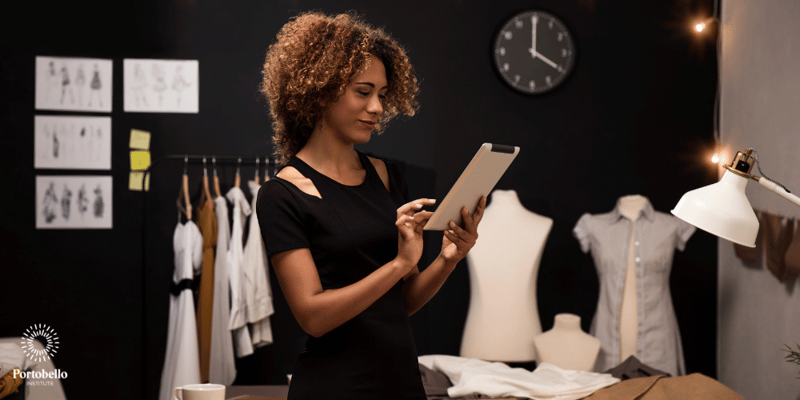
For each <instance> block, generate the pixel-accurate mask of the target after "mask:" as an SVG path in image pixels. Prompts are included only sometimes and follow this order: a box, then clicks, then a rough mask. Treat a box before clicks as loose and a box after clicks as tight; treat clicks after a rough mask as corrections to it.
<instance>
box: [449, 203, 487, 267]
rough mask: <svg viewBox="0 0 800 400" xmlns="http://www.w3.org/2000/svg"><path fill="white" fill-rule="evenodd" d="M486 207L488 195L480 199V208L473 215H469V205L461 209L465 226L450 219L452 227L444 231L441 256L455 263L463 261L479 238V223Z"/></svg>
mask: <svg viewBox="0 0 800 400" xmlns="http://www.w3.org/2000/svg"><path fill="white" fill-rule="evenodd" d="M485 209H486V196H482V197H481V198H480V200H478V208H477V209H475V212H474V213H473V214H472V215H469V212H468V211H467V207H464V208H462V209H461V218H462V219H463V220H464V227H463V228H461V227H460V226H458V225H456V223H455V222H453V221H450V229H449V230H445V231H444V237H443V238H442V252H441V254H440V257H442V258H444V260H445V261H446V262H451V263H455V262H458V261H461V259H462V258H464V256H466V255H467V253H468V252H469V251H470V249H472V246H474V245H475V242H476V241H477V240H478V224H479V223H480V222H481V219H482V218H483V211H484V210H485Z"/></svg>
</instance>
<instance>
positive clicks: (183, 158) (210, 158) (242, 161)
mask: <svg viewBox="0 0 800 400" xmlns="http://www.w3.org/2000/svg"><path fill="white" fill-rule="evenodd" d="M262 160H263V161H265V166H266V173H265V175H268V174H269V170H270V168H275V167H277V165H278V164H277V163H276V162H275V159H274V158H273V157H269V156H266V157H261V156H235V155H216V154H213V155H205V154H203V155H197V154H169V155H166V156H163V157H159V158H157V159H156V160H155V161H153V162H152V163H151V164H150V166H149V167H147V169H146V170H145V171H144V177H143V178H142V186H143V187H142V238H141V239H142V254H141V257H142V267H141V273H142V395H143V396H144V395H146V393H147V382H148V379H147V301H146V294H147V290H146V286H147V285H146V282H147V272H146V267H147V265H146V264H147V260H146V257H147V193H148V192H149V190H144V189H145V187H144V183H145V182H147V177H148V174H150V173H151V172H152V171H153V170H154V169H155V168H156V166H158V165H159V164H161V163H162V162H164V161H180V162H183V163H184V168H183V174H184V175H186V172H187V167H188V164H189V163H192V164H198V163H200V164H205V165H204V166H205V167H207V166H208V164H209V163H212V165H214V166H215V165H216V163H224V164H228V165H229V164H237V165H238V166H241V165H248V166H249V165H260V164H261V161H262ZM212 168H213V166H212ZM206 173H207V169H205V170H204V174H206ZM214 173H216V169H215V170H214ZM236 174H237V175H239V170H238V169H237V171H236ZM204 176H205V175H204Z"/></svg>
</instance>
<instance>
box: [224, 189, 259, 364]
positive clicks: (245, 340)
mask: <svg viewBox="0 0 800 400" xmlns="http://www.w3.org/2000/svg"><path fill="white" fill-rule="evenodd" d="M225 197H227V198H228V201H230V202H231V203H232V204H233V229H232V231H231V242H230V247H229V249H228V267H229V268H228V273H229V274H230V275H228V276H229V279H230V282H231V319H230V322H229V323H228V329H230V330H231V331H233V340H234V346H235V349H236V356H237V357H244V356H249V355H250V354H253V343H252V340H251V339H250V332H248V330H247V299H246V298H245V293H246V291H245V277H244V272H243V270H242V258H243V256H244V250H243V248H242V247H243V246H242V237H243V234H244V218H245V217H247V216H248V215H250V211H251V210H250V205H249V204H247V199H246V198H245V197H244V192H242V189H239V188H238V187H236V186H234V187H232V188H231V190H229V191H228V194H227V195H225Z"/></svg>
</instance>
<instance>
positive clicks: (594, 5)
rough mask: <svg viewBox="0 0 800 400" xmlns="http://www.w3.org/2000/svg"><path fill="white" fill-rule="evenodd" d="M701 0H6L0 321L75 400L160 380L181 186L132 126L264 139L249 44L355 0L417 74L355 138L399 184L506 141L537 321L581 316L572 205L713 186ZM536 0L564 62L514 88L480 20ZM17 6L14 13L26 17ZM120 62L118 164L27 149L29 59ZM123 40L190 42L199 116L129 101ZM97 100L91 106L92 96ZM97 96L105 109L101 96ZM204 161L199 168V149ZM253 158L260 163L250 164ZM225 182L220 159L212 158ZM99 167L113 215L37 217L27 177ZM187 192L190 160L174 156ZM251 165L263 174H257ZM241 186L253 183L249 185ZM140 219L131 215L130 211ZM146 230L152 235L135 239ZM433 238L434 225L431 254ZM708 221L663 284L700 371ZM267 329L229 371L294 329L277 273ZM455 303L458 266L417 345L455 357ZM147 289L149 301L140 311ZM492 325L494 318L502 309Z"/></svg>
mask: <svg viewBox="0 0 800 400" xmlns="http://www.w3.org/2000/svg"><path fill="white" fill-rule="evenodd" d="M712 7H713V2H712V1H711V0H704V1H700V0H671V1H658V2H640V1H630V0H628V1H615V0H596V1H592V0H571V1H563V0H539V1H522V0H514V1H504V2H494V3H491V4H490V3H488V2H481V1H475V0H472V1H467V0H465V1H440V2H435V3H434V2H421V1H416V2H415V1H412V2H392V3H389V2H386V3H382V2H372V1H337V2H335V3H332V2H323V1H304V0H295V1H291V2H287V1H271V2H266V1H255V0H248V1H233V2H222V1H200V0H195V1H188V0H187V1H163V2H156V1H152V0H151V1H137V2H124V3H101V2H77V3H75V2H72V3H67V2H44V3H41V2H31V3H29V4H27V5H19V4H17V5H14V6H11V10H10V11H11V12H9V13H8V14H6V18H7V19H13V20H16V21H15V22H16V25H15V26H17V28H11V26H12V25H14V24H4V28H3V29H4V35H3V37H4V41H3V45H2V49H3V51H2V72H1V73H0V75H2V93H3V100H2V102H1V103H0V107H2V114H1V115H2V125H0V129H2V132H3V133H4V138H5V146H4V147H5V150H4V151H3V152H4V154H6V155H5V156H4V162H3V168H4V170H5V177H6V180H7V182H6V184H5V187H6V188H7V189H9V190H11V193H9V194H7V195H6V196H5V200H4V203H5V204H7V206H6V212H4V213H2V217H0V218H2V224H0V226H2V232H3V237H4V238H5V240H4V241H3V242H2V247H0V248H1V249H2V250H1V251H2V254H3V264H2V265H3V266H2V271H1V272H2V274H0V282H2V288H3V291H2V294H3V298H4V300H5V310H6V312H5V313H4V315H3V318H2V323H0V337H9V336H20V335H21V334H22V333H23V332H24V330H25V329H26V328H27V327H29V326H31V325H33V324H36V323H43V324H47V325H49V326H51V327H52V328H53V329H54V330H55V331H57V332H58V334H59V336H60V340H61V346H60V349H59V351H58V354H57V355H56V356H55V358H54V362H55V364H56V366H57V367H58V368H60V369H62V370H64V371H67V372H68V373H69V377H68V378H67V379H65V380H63V385H64V388H65V391H66V394H67V397H69V398H88V397H86V395H85V393H86V391H89V390H91V391H104V392H105V393H107V395H106V396H107V397H113V398H117V399H141V398H155V396H156V394H157V390H158V382H159V380H160V376H161V367H162V365H163V361H164V351H165V347H166V329H167V318H168V301H169V294H168V287H169V283H170V279H171V274H172V268H173V267H172V263H173V260H172V247H171V246H172V232H173V229H174V227H175V223H176V218H177V211H176V208H175V199H176V197H177V193H178V190H179V185H180V175H181V171H182V169H183V162H182V161H181V160H177V159H164V160H162V161H158V163H157V164H155V165H154V167H153V170H152V178H151V191H150V192H148V193H147V194H145V195H143V194H142V193H140V192H131V191H129V190H128V187H127V182H128V172H129V170H130V165H129V161H128V140H129V135H130V130H131V129H142V130H146V131H150V132H152V141H151V146H150V148H151V152H152V155H153V159H154V160H159V159H160V158H162V157H164V156H167V155H174V154H195V155H200V154H207V155H209V156H210V155H211V154H217V155H241V156H245V157H250V158H249V159H246V160H245V163H244V164H243V165H242V167H241V171H242V174H243V178H245V179H249V178H251V177H252V176H253V172H254V169H253V164H252V157H254V156H262V157H263V156H266V155H269V154H271V151H272V149H271V145H270V143H269V136H270V134H271V127H270V120H269V117H268V110H267V108H266V102H265V101H264V100H263V99H262V97H261V95H260V94H259V93H258V91H257V86H258V84H259V81H260V68H261V64H262V62H263V57H264V54H265V51H266V49H267V47H268V46H269V44H270V43H272V41H273V39H274V37H275V34H276V33H277V31H278V30H279V28H280V27H281V26H282V25H283V24H284V23H285V22H286V21H287V20H288V19H289V18H290V17H291V16H293V15H296V14H297V12H298V11H305V10H310V9H320V10H322V11H325V12H327V13H337V12H344V11H347V10H351V9H352V10H357V11H361V12H363V14H364V15H365V17H366V20H367V21H369V22H370V23H372V24H373V25H377V26H384V27H385V29H386V30H387V31H388V32H390V33H391V34H392V35H393V36H394V37H395V38H396V39H398V40H399V41H400V42H401V43H403V44H404V45H405V46H406V48H407V50H408V52H409V56H410V57H411V60H412V62H413V63H414V65H415V67H416V71H417V74H418V75H419V77H420V78H421V79H422V83H421V94H420V98H419V100H420V103H421V108H420V110H419V113H418V114H417V115H416V116H415V117H413V118H410V119H403V118H401V119H398V120H396V121H394V122H393V123H392V124H390V125H389V128H388V129H387V132H386V133H385V134H384V135H382V136H378V137H374V139H373V140H372V141H371V142H370V143H369V144H368V145H365V146H363V147H362V148H361V149H362V150H363V151H366V152H369V153H371V154H373V155H376V156H380V157H384V158H387V159H391V160H398V161H401V162H402V163H403V166H404V168H405V170H406V173H407V175H408V176H407V177H408V179H409V181H410V183H411V187H412V197H422V196H425V197H435V198H438V199H442V198H443V197H444V195H445V194H446V191H447V189H448V188H449V187H450V186H451V185H452V184H453V183H454V182H455V180H456V179H457V177H458V175H459V174H460V173H461V171H462V169H463V168H464V166H466V164H467V163H468V162H469V160H470V159H471V157H472V156H473V154H474V153H475V151H476V150H477V148H478V146H479V145H480V144H481V143H483V142H494V143H502V144H513V145H517V146H520V147H521V153H520V155H519V157H518V158H517V159H516V161H515V162H514V163H513V164H512V166H511V167H510V169H509V170H508V171H507V173H506V175H505V176H504V178H503V179H502V180H501V181H500V183H499V184H498V186H497V188H500V189H514V190H516V191H517V192H518V194H519V196H520V198H521V200H522V202H523V204H524V205H525V206H526V207H527V208H528V209H530V210H531V211H534V212H536V213H538V214H541V215H545V216H548V217H550V218H552V219H553V220H554V226H553V229H552V231H551V234H550V237H549V239H548V242H547V245H546V248H545V252H544V256H543V259H542V262H541V267H540V270H539V277H538V302H539V311H540V317H541V322H542V328H543V329H544V330H547V329H550V328H551V327H552V325H553V318H554V316H555V314H557V313H561V312H569V313H574V314H577V315H580V316H581V318H582V325H583V328H584V330H586V331H588V330H589V325H590V323H591V318H592V316H593V314H594V309H595V307H596V303H597V295H598V283H597V276H596V274H595V272H594V267H593V264H592V261H591V258H590V256H588V255H584V254H583V253H581V251H580V248H579V246H578V243H577V241H576V240H575V239H574V238H573V237H572V235H571V230H572V228H573V226H574V225H575V223H576V222H577V220H578V218H579V217H580V215H581V214H582V213H584V212H589V213H603V212H607V211H610V210H611V209H612V208H613V207H614V205H615V202H616V200H617V199H618V198H619V197H620V196H623V195H628V194H642V195H645V196H647V197H648V198H649V199H650V200H651V202H652V203H653V206H654V207H655V209H656V210H658V211H662V212H669V210H670V209H671V208H672V207H673V206H674V205H675V204H676V203H677V201H678V199H679V198H680V196H681V195H682V194H683V193H684V192H686V191H687V190H689V189H692V188H696V187H700V186H703V185H705V184H708V183H711V182H712V181H714V180H715V178H716V169H715V168H712V167H710V166H709V165H708V164H707V163H706V162H705V160H706V159H707V157H706V154H707V153H709V152H710V151H711V149H712V147H713V135H712V130H713V115H714V95H715V85H716V80H717V70H716V67H717V64H716V57H715V47H714V41H715V38H714V37H704V38H698V37H697V36H696V35H694V34H693V33H692V32H691V31H690V30H689V27H690V21H691V20H693V19H694V18H695V17H697V16H700V15H705V16H708V15H710V14H711V12H712ZM526 9H543V10H546V11H549V12H551V13H553V14H555V15H557V16H559V17H560V18H561V19H562V20H563V21H564V22H565V23H566V24H567V26H568V27H569V29H570V30H571V31H572V33H573V35H574V37H575V42H576V45H577V53H578V59H577V64H576V67H575V69H574V70H573V72H572V74H571V76H570V77H569V78H568V80H567V82H566V83H565V84H564V85H562V86H561V87H559V88H558V89H557V90H555V91H554V92H551V93H549V94H545V95H541V96H525V95H521V94H518V93H517V92H515V91H513V90H512V89H510V88H509V87H507V86H506V85H505V84H504V83H503V82H502V81H501V80H500V78H499V76H498V74H497V73H496V72H495V70H494V67H493V64H492V54H491V47H492V43H493V39H494V35H495V33H496V31H497V30H498V29H499V28H500V26H502V24H503V22H504V21H505V20H506V19H507V18H508V17H510V16H512V15H514V14H515V13H517V12H519V11H522V10H526ZM20 22H21V23H20ZM37 55H43V56H64V57H97V58H106V59H113V61H114V86H113V87H114V91H113V97H114V106H113V112H112V113H111V114H110V116H111V117H112V137H113V143H112V170H111V171H72V170H35V169H34V168H33V161H32V155H33V119H34V115H76V114H78V113H69V112H54V111H36V110H34V87H33V86H34V75H35V68H34V66H35V56H37ZM124 58H160V59H197V60H199V63H200V112H199V114H152V113H150V114H140V113H124V112H123V111H122V109H123V103H122V96H123V92H122V87H123V82H122V60H123V59H124ZM90 115H95V114H90ZM96 115H108V114H96ZM209 166H210V165H209ZM262 166H263V163H262ZM217 168H218V172H219V174H220V177H221V183H222V190H223V192H227V190H228V188H230V187H231V185H232V184H233V180H234V173H235V169H236V164H235V163H231V162H218V165H217ZM49 174H54V175H81V174H85V175H104V176H108V175H109V174H110V175H111V176H113V178H114V194H113V213H114V219H113V223H114V228H113V229H112V230H36V229H35V219H34V215H35V176H36V175H49ZM189 174H190V182H191V190H192V193H193V194H194V195H195V205H196V201H197V200H198V199H199V188H200V180H201V177H202V164H201V163H197V162H192V163H191V164H190V166H189ZM262 174H263V172H262ZM245 192H246V193H247V194H248V195H250V194H249V191H248V190H246V189H245ZM145 218H146V220H145ZM143 237H146V239H145V240H144V241H143V239H142V238H143ZM440 237H441V236H435V235H432V236H430V237H429V240H428V245H429V250H430V251H429V252H428V253H427V255H426V257H428V258H431V257H433V256H435V252H436V251H437V247H438V243H439V241H440V240H441V239H440ZM716 259H717V255H716V240H715V239H714V238H713V237H711V236H710V235H708V234H706V233H704V232H697V233H695V235H694V236H693V237H692V239H691V240H690V241H689V244H688V245H687V248H686V250H685V252H683V253H677V254H676V256H675V261H674V267H673V272H672V276H671V288H672V295H673V300H674V304H675V310H676V313H677V317H678V323H679V326H680V329H681V335H682V340H683V346H684V353H685V358H686V367H687V372H689V373H692V372H701V373H703V374H705V375H708V376H711V377H716V362H715V354H716V348H717V345H716V339H715V338H716V286H717V279H716V277H717V272H716V265H717V262H716ZM271 280H272V286H273V295H274V301H275V306H276V309H277V311H276V314H275V315H274V316H273V317H272V327H273V332H274V339H275V341H274V344H272V345H270V346H267V347H264V348H260V349H257V350H256V353H255V354H254V355H252V356H249V357H246V358H243V359H239V360H238V361H237V368H238V377H237V381H236V384H242V385H244V384H248V385H249V384H283V383H285V374H287V373H291V367H292V365H293V362H294V358H295V356H296V354H297V352H298V351H299V350H300V349H301V348H302V345H303V337H302V335H301V331H300V330H299V328H298V327H297V325H296V323H295V322H294V320H293V317H292V316H291V314H290V312H289V310H288V308H287V307H286V304H285V302H284V300H283V298H282V295H281V293H280V288H279V287H278V286H277V281H276V280H275V278H274V275H273V276H272V279H271ZM468 301H469V281H468V274H467V270H466V265H462V266H461V268H459V269H457V270H456V271H455V272H454V273H453V274H452V275H451V277H450V279H449V280H448V282H447V283H446V284H445V285H444V287H443V288H442V289H441V290H440V292H439V294H438V295H437V296H436V297H435V298H434V299H433V300H432V301H431V302H430V303H429V304H428V305H427V306H426V307H425V308H423V310H421V311H420V312H419V313H417V314H415V316H414V317H413V318H412V321H413V324H414V329H415V334H416V336H417V346H418V349H419V352H420V354H458V352H459V346H460V340H461V332H462V330H463V326H464V321H465V317H466V313H467V305H468ZM143 307H144V308H143ZM496 328H497V329H503V327H502V326H500V327H496Z"/></svg>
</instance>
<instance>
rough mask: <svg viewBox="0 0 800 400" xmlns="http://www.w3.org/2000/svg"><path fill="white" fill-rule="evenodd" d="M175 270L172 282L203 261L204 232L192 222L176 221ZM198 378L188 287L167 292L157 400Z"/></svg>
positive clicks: (191, 272) (166, 398)
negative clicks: (167, 316)
mask: <svg viewBox="0 0 800 400" xmlns="http://www.w3.org/2000/svg"><path fill="white" fill-rule="evenodd" d="M172 242H173V247H174V249H175V270H174V272H173V277H172V280H173V283H174V284H176V285H177V284H179V283H180V282H181V281H182V280H184V279H193V278H194V272H195V270H196V269H199V268H200V266H201V264H202V262H203V236H202V235H201V234H200V229H198V228H197V225H195V223H194V222H192V221H188V222H186V224H180V223H178V226H177V227H175V234H174V236H173V240H172ZM199 382H200V353H199V347H198V344H197V321H196V319H195V310H194V299H193V296H192V290H191V288H186V289H184V290H181V291H180V293H179V294H178V295H177V296H175V295H174V294H171V295H170V302H169V327H168V330H167V354H166V357H165V360H164V369H163V371H162V372H161V390H160V391H159V396H158V398H159V400H171V399H172V395H173V393H172V391H173V389H175V388H176V387H178V386H183V385H188V384H192V383H199Z"/></svg>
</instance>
